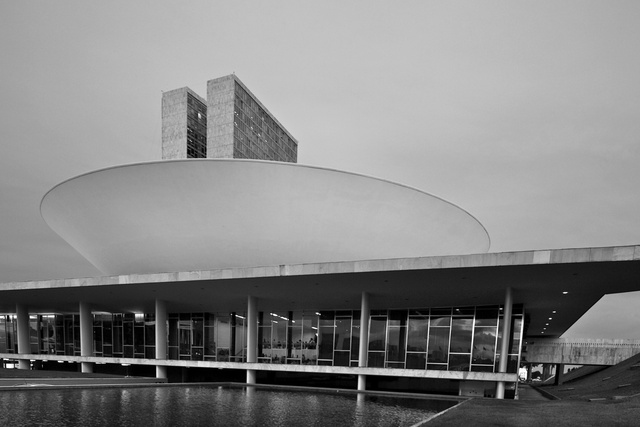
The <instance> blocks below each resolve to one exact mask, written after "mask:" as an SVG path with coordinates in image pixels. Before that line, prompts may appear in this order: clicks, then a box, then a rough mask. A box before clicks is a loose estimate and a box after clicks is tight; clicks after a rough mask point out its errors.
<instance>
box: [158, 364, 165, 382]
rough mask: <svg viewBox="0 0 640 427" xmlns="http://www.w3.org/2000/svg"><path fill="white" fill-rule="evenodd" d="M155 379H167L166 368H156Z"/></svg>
mask: <svg viewBox="0 0 640 427" xmlns="http://www.w3.org/2000/svg"><path fill="white" fill-rule="evenodd" d="M156 378H160V379H165V380H166V379H167V367H166V366H156Z"/></svg>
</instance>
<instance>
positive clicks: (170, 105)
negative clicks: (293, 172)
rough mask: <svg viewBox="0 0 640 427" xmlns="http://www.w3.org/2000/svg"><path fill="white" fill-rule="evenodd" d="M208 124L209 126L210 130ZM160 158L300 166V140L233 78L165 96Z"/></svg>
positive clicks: (163, 99) (165, 93)
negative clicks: (200, 90) (202, 92)
mask: <svg viewBox="0 0 640 427" xmlns="http://www.w3.org/2000/svg"><path fill="white" fill-rule="evenodd" d="M207 124H208V125H207ZM162 158H163V159H167V160H170V159H186V158H234V159H258V160H276V161H281V162H292V163H296V162H297V159H298V141H297V140H296V139H295V138H293V136H291V134H290V133H289V132H288V131H287V130H286V129H285V128H284V126H282V125H281V124H280V122H279V121H278V120H277V119H276V118H275V116H274V115H273V114H271V113H270V112H269V110H268V109H267V108H266V107H265V106H264V105H263V104H262V103H261V102H260V101H259V100H258V98H257V97H256V96H255V95H253V93H251V91H250V90H249V89H248V88H247V87H246V86H245V85H244V84H243V83H242V82H241V81H240V79H239V78H238V77H237V76H236V75H235V74H231V75H228V76H224V77H219V78H217V79H213V80H209V81H208V82H207V99H206V100H205V99H203V98H201V97H200V96H198V95H197V94H196V93H195V92H193V91H192V90H191V89H189V88H186V87H184V88H181V89H175V90H172V91H169V92H164V93H163V94H162Z"/></svg>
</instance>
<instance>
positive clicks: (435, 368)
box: [427, 363, 447, 371]
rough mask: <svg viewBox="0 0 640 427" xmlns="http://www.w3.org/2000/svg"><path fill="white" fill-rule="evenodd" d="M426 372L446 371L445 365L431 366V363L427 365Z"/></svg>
mask: <svg viewBox="0 0 640 427" xmlns="http://www.w3.org/2000/svg"><path fill="white" fill-rule="evenodd" d="M427 370H428V371H446V370H447V364H446V363H445V364H442V365H440V364H433V363H427Z"/></svg>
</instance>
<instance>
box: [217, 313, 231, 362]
mask: <svg viewBox="0 0 640 427" xmlns="http://www.w3.org/2000/svg"><path fill="white" fill-rule="evenodd" d="M215 331H216V338H217V339H216V347H218V349H220V348H221V347H222V348H226V349H228V348H229V346H230V345H231V323H230V322H229V317H228V316H219V317H217V318H216V327H215ZM228 354H229V353H228V351H227V355H228Z"/></svg>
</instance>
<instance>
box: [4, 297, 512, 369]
mask: <svg viewBox="0 0 640 427" xmlns="http://www.w3.org/2000/svg"><path fill="white" fill-rule="evenodd" d="M79 320H80V318H79V315H77V314H46V315H32V316H30V322H29V323H30V344H31V352H32V353H40V354H56V355H70V356H79V355H80V322H79ZM368 321H369V341H368V348H367V366H368V367H377V368H391V369H422V370H424V369H428V370H449V371H475V372H497V371H498V363H499V360H500V357H501V355H500V347H501V342H502V336H501V329H502V325H501V324H502V322H503V316H502V308H501V307H500V306H497V305H496V306H481V307H446V308H431V309H429V308H423V309H409V310H407V309H404V310H371V312H370V316H369V320H368ZM522 326H523V310H522V306H514V310H513V316H512V325H511V331H512V333H511V336H510V337H509V345H508V346H509V353H508V355H507V357H508V358H509V361H508V366H509V368H508V372H512V373H515V372H517V368H518V365H519V359H520V343H521V341H522V334H523V330H522ZM155 327H156V324H155V315H154V314H153V313H150V314H141V313H138V314H134V313H94V314H93V349H94V355H95V356H99V357H129V358H146V359H154V358H155V357H156V345H155V344H156V342H155ZM359 350H360V311H357V310H353V311H351V310H348V311H321V312H316V311H286V312H267V311H264V312H259V313H258V362H259V363H281V364H304V365H325V366H351V367H356V366H358V357H359ZM0 352H2V353H15V352H17V345H16V321H15V316H13V315H3V316H0ZM246 354H247V327H246V314H245V313H235V312H233V313H169V314H168V321H167V355H166V358H168V359H174V360H206V361H219V362H244V361H246Z"/></svg>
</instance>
